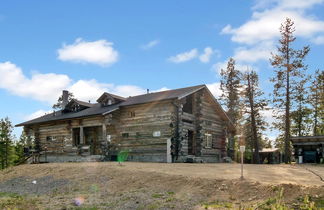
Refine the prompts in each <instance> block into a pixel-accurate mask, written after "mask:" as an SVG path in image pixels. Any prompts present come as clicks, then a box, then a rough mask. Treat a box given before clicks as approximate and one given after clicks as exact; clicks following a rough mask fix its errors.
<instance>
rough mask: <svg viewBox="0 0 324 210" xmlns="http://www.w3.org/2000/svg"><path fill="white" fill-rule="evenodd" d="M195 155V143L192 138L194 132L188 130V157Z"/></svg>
mask: <svg viewBox="0 0 324 210" xmlns="http://www.w3.org/2000/svg"><path fill="white" fill-rule="evenodd" d="M195 154H196V141H195V138H194V132H193V131H191V130H188V155H195Z"/></svg>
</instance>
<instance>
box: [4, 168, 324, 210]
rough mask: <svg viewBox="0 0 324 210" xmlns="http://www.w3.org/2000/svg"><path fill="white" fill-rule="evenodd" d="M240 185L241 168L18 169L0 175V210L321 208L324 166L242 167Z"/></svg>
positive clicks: (323, 191)
mask: <svg viewBox="0 0 324 210" xmlns="http://www.w3.org/2000/svg"><path fill="white" fill-rule="evenodd" d="M244 177H245V178H244V179H243V180H241V179H240V164H185V163H184V164H181V163H177V164H164V163H134V162H126V163H123V164H122V165H119V164H118V163H116V162H100V163H99V162H92V163H52V164H38V165H21V166H17V167H13V168H9V169H6V170H4V171H0V209H1V208H13V207H17V208H18V209H224V208H230V209H239V208H241V209H244V208H245V209H248V208H250V207H251V208H252V209H255V208H258V209H262V208H261V207H262V206H263V205H268V204H271V202H274V200H277V201H278V200H283V201H282V202H284V203H285V204H287V205H288V206H289V207H290V208H299V207H300V205H302V204H303V203H305V202H304V199H305V196H309V197H310V198H311V199H312V200H314V201H316V202H317V204H318V207H319V208H321V207H322V206H321V205H322V204H323V208H324V181H323V178H324V167H323V166H319V165H317V166H316V165H244ZM281 192H282V193H283V196H282V198H281V197H280V193H281ZM279 197H280V198H279ZM265 209H266V208H265Z"/></svg>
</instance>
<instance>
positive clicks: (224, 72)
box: [220, 58, 242, 158]
mask: <svg viewBox="0 0 324 210" xmlns="http://www.w3.org/2000/svg"><path fill="white" fill-rule="evenodd" d="M220 75H221V84H220V89H221V91H222V95H221V97H220V101H221V103H222V105H224V106H225V107H226V108H227V115H228V117H229V118H230V120H231V121H232V122H233V124H234V125H235V126H238V124H239V123H238V122H239V118H240V97H239V94H240V87H241V84H240V81H241V77H242V74H241V72H240V71H239V70H237V69H236V68H235V60H234V59H233V58H230V59H229V61H228V63H227V68H226V69H221V73H220ZM228 150H229V153H230V154H229V156H230V157H231V158H234V150H235V140H234V138H233V137H232V138H230V139H229V142H228Z"/></svg>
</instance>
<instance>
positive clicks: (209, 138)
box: [205, 133, 213, 148]
mask: <svg viewBox="0 0 324 210" xmlns="http://www.w3.org/2000/svg"><path fill="white" fill-rule="evenodd" d="M205 140H206V148H212V144H213V138H212V135H211V134H209V133H206V134H205Z"/></svg>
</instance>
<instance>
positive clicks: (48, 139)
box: [46, 136, 56, 141]
mask: <svg viewBox="0 0 324 210" xmlns="http://www.w3.org/2000/svg"><path fill="white" fill-rule="evenodd" d="M46 141H56V136H46Z"/></svg>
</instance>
